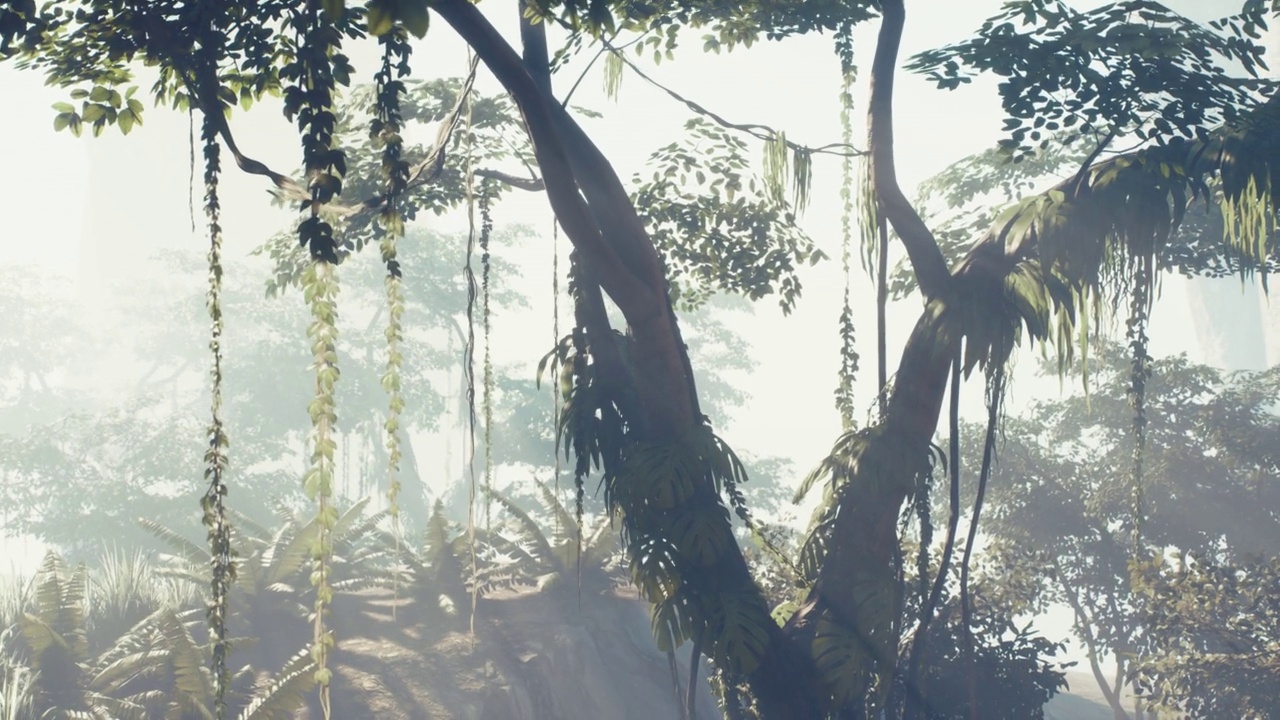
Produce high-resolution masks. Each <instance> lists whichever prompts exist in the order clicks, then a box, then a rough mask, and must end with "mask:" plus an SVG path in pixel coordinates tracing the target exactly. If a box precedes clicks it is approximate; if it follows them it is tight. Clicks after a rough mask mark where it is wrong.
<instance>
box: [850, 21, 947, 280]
mask: <svg viewBox="0 0 1280 720" xmlns="http://www.w3.org/2000/svg"><path fill="white" fill-rule="evenodd" d="M902 2H903V0H883V2H881V9H882V14H883V20H882V21H881V23H880V35H879V38H878V39H877V40H876V54H875V58H874V59H873V60H872V62H871V102H870V107H869V109H868V111H867V126H868V144H869V145H870V147H869V151H870V153H871V178H872V182H873V183H874V184H875V192H876V202H877V204H878V206H879V209H880V212H881V213H882V214H883V215H884V216H885V217H886V218H887V219H888V220H889V223H890V224H891V225H892V226H893V229H894V231H895V232H897V233H898V237H899V238H900V239H901V240H902V244H903V245H904V246H905V247H906V249H907V256H908V257H909V258H910V260H911V268H912V270H914V271H915V275H916V282H917V283H918V284H919V286H920V292H921V293H922V294H923V295H924V298H925V300H926V301H927V300H929V299H931V298H934V297H937V296H939V295H940V294H942V293H943V292H944V291H945V290H946V288H947V287H948V285H949V284H950V280H951V273H950V271H948V270H947V261H946V258H944V257H943V255H942V250H941V249H940V248H939V247H938V242H937V240H935V239H934V237H933V233H932V232H931V231H930V230H929V228H928V226H926V225H925V224H924V221H923V220H921V219H920V215H919V213H917V212H916V210H915V208H914V207H912V205H911V202H910V201H909V200H907V197H906V196H905V195H903V194H902V189H901V188H899V187H898V174H897V170H896V169H895V167H894V160H893V76H894V73H895V72H896V69H897V62H898V47H899V46H900V45H901V43H902V27H903V24H904V23H905V21H906V11H905V10H904V9H903V7H902Z"/></svg>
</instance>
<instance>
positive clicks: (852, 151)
mask: <svg viewBox="0 0 1280 720" xmlns="http://www.w3.org/2000/svg"><path fill="white" fill-rule="evenodd" d="M600 42H601V43H603V44H604V47H605V50H607V51H608V52H611V53H613V54H614V55H617V56H618V59H620V60H622V62H623V64H625V65H626V66H627V67H629V68H631V71H632V72H634V73H635V74H636V75H639V76H640V79H642V80H644V81H645V82H647V83H649V84H650V85H652V86H654V87H655V88H657V89H659V90H661V91H662V92H664V93H666V94H667V95H669V96H670V97H671V98H672V99H673V100H675V101H676V102H678V103H680V104H682V105H684V106H685V107H687V108H689V109H690V110H692V111H693V112H694V113H696V114H698V115H702V116H703V117H708V118H711V120H712V121H714V122H715V123H716V124H717V125H719V126H720V127H723V128H726V129H729V130H738V131H740V132H744V133H747V134H748V135H750V136H751V137H754V138H756V139H757V140H763V141H766V142H768V141H771V140H773V139H774V138H776V137H777V136H778V131H777V130H774V129H773V128H771V127H769V126H767V125H758V124H755V123H735V122H730V121H729V120H728V119H726V118H724V117H723V116H721V115H718V114H716V113H714V112H712V111H711V110H708V109H707V108H706V107H703V106H702V105H700V104H698V103H696V102H694V101H693V100H690V99H689V98H686V97H685V96H683V95H681V94H680V93H678V92H676V91H675V90H672V89H671V88H669V87H667V86H666V85H663V84H662V83H660V82H658V81H657V80H655V79H653V78H652V77H651V76H649V75H648V74H647V73H645V72H644V71H643V70H641V69H640V67H639V66H638V65H636V64H635V62H633V61H632V60H631V58H628V57H627V56H626V53H624V52H622V50H623V48H621V47H617V46H614V45H612V44H611V43H610V42H609V41H608V40H604V39H601V41H600ZM786 144H787V147H788V148H790V149H791V150H794V151H796V152H805V153H809V154H811V155H817V154H829V155H838V156H840V157H861V156H863V155H866V154H867V151H866V150H859V149H858V148H856V147H853V146H852V145H846V144H844V143H827V144H826V145H819V146H816V147H810V146H808V145H801V144H800V143H797V142H793V141H791V140H786Z"/></svg>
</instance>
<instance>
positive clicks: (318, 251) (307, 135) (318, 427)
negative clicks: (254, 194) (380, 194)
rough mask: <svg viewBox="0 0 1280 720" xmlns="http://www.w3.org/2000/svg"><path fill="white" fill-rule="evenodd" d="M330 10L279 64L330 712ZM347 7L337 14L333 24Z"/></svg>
mask: <svg viewBox="0 0 1280 720" xmlns="http://www.w3.org/2000/svg"><path fill="white" fill-rule="evenodd" d="M330 15H331V14H330V13H325V14H324V15H322V14H321V12H320V8H319V6H318V5H317V4H316V3H308V4H307V5H306V6H305V7H303V8H302V9H300V10H297V11H295V12H294V13H293V15H292V17H291V19H290V27H291V28H292V30H293V31H294V37H295V44H294V55H293V57H292V58H291V61H290V62H288V63H286V64H285V65H284V67H282V68H281V70H280V76H281V78H282V79H284V80H286V81H287V82H289V83H290V84H289V85H288V86H287V87H286V88H285V90H284V112H285V116H286V117H288V118H289V119H290V120H294V119H296V121H297V123H298V130H299V133H300V135H301V137H302V149H303V164H304V167H305V169H306V175H307V190H308V192H309V195H310V197H309V199H308V200H306V201H304V202H303V203H302V208H301V209H302V211H303V212H304V213H306V217H305V218H304V219H303V220H302V222H301V223H299V225H298V239H299V242H300V243H301V244H302V245H303V246H305V247H307V248H308V249H309V250H310V256H311V263H310V264H309V265H308V266H307V269H306V271H305V272H304V274H303V278H302V287H303V297H304V299H305V300H306V302H307V303H308V305H309V306H310V310H311V324H310V326H309V327H308V328H307V337H308V339H309V340H310V341H311V354H312V370H313V372H314V373H315V397H314V399H313V400H312V402H311V404H310V406H309V410H310V415H311V460H310V463H311V467H310V468H309V469H308V471H307V473H306V474H305V476H304V478H303V488H304V489H305V491H306V494H307V497H308V498H309V499H310V500H311V501H312V502H314V503H315V504H316V536H315V537H314V538H313V539H312V545H311V558H312V562H313V570H312V573H311V584H312V586H313V587H314V588H315V592H316V598H315V606H314V609H313V618H312V621H313V634H312V647H311V657H312V660H313V661H314V662H315V664H316V673H315V678H316V684H317V685H318V686H319V697H320V708H321V713H322V714H323V716H324V717H325V718H326V720H327V718H329V716H330V712H331V710H330V692H329V684H330V680H331V679H332V675H333V673H332V670H330V669H329V667H328V660H329V656H330V654H331V653H332V651H333V648H334V644H335V641H334V636H333V631H332V630H331V629H329V628H328V627H327V625H326V622H325V618H326V615H327V614H328V611H329V606H330V605H331V603H332V601H333V587H332V586H331V585H330V572H331V569H332V567H331V566H332V558H333V537H332V533H333V528H334V525H335V524H336V523H337V520H338V511H337V508H335V507H334V506H333V505H332V503H331V497H332V495H333V482H334V475H335V461H334V455H335V453H336V450H337V440H336V436H335V434H336V429H335V425H336V423H337V405H336V401H335V398H334V387H335V385H336V384H337V381H338V376H339V372H338V352H337V340H338V330H337V317H338V313H337V297H338V278H337V274H336V272H335V266H336V265H337V264H338V262H339V257H338V243H337V240H336V238H335V236H334V228H333V226H332V225H331V224H330V223H329V221H328V220H327V219H326V218H325V217H324V216H323V215H322V214H321V208H323V207H324V206H325V205H326V204H328V203H329V202H331V201H333V200H334V199H336V198H337V197H338V195H339V194H340V193H341V192H342V176H343V175H344V174H345V173H346V158H345V155H344V153H343V152H342V150H341V149H340V148H338V147H336V142H335V137H334V135H335V129H336V126H337V116H336V114H335V113H334V94H335V92H336V90H337V85H338V81H339V78H338V74H339V73H342V74H343V75H345V74H346V73H345V70H346V68H347V67H348V66H349V64H348V62H347V59H346V57H345V56H343V55H342V54H340V53H339V52H338V50H339V49H340V48H341V44H342V35H341V32H340V29H339V27H338V26H337V24H335V23H334V22H332V21H331V18H330ZM345 15H346V13H339V14H338V17H337V18H336V19H337V20H338V21H339V22H341V21H342V20H343V19H344V16H345Z"/></svg>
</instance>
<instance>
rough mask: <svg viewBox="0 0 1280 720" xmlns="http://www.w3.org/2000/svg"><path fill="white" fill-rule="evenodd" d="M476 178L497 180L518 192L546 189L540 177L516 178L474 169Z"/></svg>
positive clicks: (502, 173)
mask: <svg viewBox="0 0 1280 720" xmlns="http://www.w3.org/2000/svg"><path fill="white" fill-rule="evenodd" d="M473 172H474V174H475V176H476V177H482V178H488V179H490V180H497V181H498V182H500V183H503V184H506V185H510V186H511V187H513V188H516V189H518V190H527V191H529V192H542V191H543V190H546V189H547V184H546V183H544V182H542V178H540V177H527V178H525V177H517V176H515V175H512V174H510V173H505V172H502V171H501V170H486V169H485V168H476V169H475V170H474V171H473Z"/></svg>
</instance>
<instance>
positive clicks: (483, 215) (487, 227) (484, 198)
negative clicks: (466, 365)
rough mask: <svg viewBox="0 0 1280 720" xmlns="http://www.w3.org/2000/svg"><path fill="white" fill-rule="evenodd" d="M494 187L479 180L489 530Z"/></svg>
mask: <svg viewBox="0 0 1280 720" xmlns="http://www.w3.org/2000/svg"><path fill="white" fill-rule="evenodd" d="M492 194H493V189H492V188H491V187H490V185H489V183H488V182H487V181H481V183H480V197H479V206H480V326H481V332H483V333H484V364H483V365H482V371H483V372H484V378H483V388H484V395H483V397H482V398H481V405H482V406H483V412H484V528H485V531H486V532H487V531H489V530H490V529H491V527H490V526H491V523H490V512H491V506H492V504H493V503H492V498H493V389H494V386H493V359H492V355H491V354H490V336H489V269H490V264H489V236H490V235H491V234H492V232H493V216H492V214H490V212H489V205H490V203H491V202H492Z"/></svg>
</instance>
